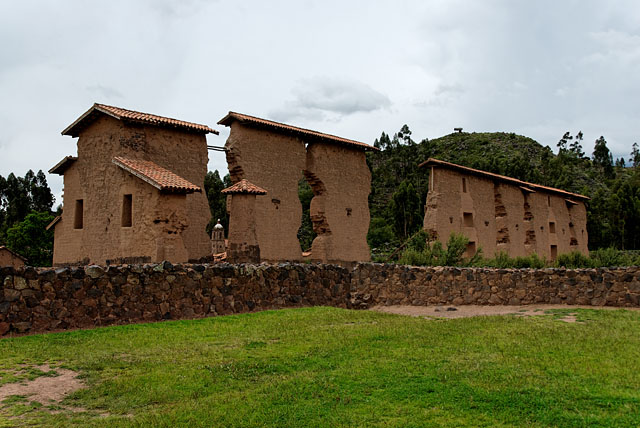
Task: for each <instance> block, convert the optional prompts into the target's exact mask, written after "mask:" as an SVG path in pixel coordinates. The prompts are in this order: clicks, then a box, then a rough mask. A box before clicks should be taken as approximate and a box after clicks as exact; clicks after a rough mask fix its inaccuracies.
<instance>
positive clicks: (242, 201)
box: [227, 193, 266, 263]
mask: <svg viewBox="0 0 640 428" xmlns="http://www.w3.org/2000/svg"><path fill="white" fill-rule="evenodd" d="M256 197H257V198H265V197H266V196H265V195H260V196H256V195H251V194H238V193H236V194H233V195H231V203H232V204H233V215H232V216H231V217H230V218H229V236H228V239H229V248H228V250H227V260H228V261H229V262H230V263H260V247H259V246H258V238H257V235H256V213H255V209H256Z"/></svg>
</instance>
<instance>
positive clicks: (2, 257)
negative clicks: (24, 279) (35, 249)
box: [0, 245, 27, 268]
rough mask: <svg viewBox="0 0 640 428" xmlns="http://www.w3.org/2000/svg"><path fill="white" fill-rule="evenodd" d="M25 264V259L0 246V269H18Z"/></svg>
mask: <svg viewBox="0 0 640 428" xmlns="http://www.w3.org/2000/svg"><path fill="white" fill-rule="evenodd" d="M26 264H27V259H26V258H24V257H22V256H21V255H20V254H18V253H16V252H15V251H12V250H10V249H9V248H7V247H5V246H4V245H2V246H0V267H7V266H11V267H13V268H19V267H22V266H24V265H26Z"/></svg>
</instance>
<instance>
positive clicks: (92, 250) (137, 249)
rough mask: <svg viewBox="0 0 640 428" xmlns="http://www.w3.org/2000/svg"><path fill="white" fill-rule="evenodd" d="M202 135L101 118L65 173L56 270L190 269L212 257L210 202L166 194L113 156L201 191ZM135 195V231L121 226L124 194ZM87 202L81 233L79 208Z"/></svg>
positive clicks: (85, 133) (194, 196)
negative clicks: (183, 265) (128, 264)
mask: <svg viewBox="0 0 640 428" xmlns="http://www.w3.org/2000/svg"><path fill="white" fill-rule="evenodd" d="M206 151H207V149H206V139H205V137H204V136H203V135H196V134H188V133H183V132H177V131H172V130H164V129H156V128H154V127H142V126H128V125H125V124H123V123H122V122H121V121H118V120H116V119H113V118H109V117H101V118H99V119H97V120H96V121H95V122H94V123H93V124H92V125H91V126H89V127H88V128H87V129H86V130H85V131H83V132H82V133H81V135H80V137H79V140H78V160H77V161H76V162H74V163H73V164H72V165H71V166H70V167H69V168H68V169H67V170H66V171H65V174H64V210H63V214H62V221H60V222H58V223H57V224H56V226H55V238H54V257H53V262H54V264H56V265H59V264H65V263H84V264H88V263H101V264H104V263H106V261H108V260H109V261H114V262H118V261H120V262H121V261H123V260H130V261H131V260H136V261H138V262H150V261H160V260H171V261H175V262H186V261H187V260H190V259H198V258H201V257H204V256H206V255H209V252H210V251H209V250H210V247H209V246H210V244H209V238H208V236H207V234H206V230H205V229H206V224H207V223H208V221H209V218H210V212H209V207H208V204H207V201H206V195H205V194H204V192H202V193H194V194H190V195H186V196H185V195H163V194H161V193H160V192H159V191H158V190H157V189H156V188H154V187H152V186H151V185H149V184H147V183H145V182H143V181H142V180H140V179H138V178H136V177H134V176H133V175H131V174H130V173H128V172H126V171H124V170H122V169H121V168H119V167H118V166H116V165H114V164H113V163H112V159H113V158H114V157H115V156H124V157H128V158H132V159H146V160H151V161H153V162H155V163H157V164H158V165H160V166H162V167H165V168H167V169H170V170H171V171H173V172H175V173H176V174H178V175H180V176H182V177H184V178H186V179H187V180H189V181H191V182H193V183H194V184H196V185H198V186H200V187H202V188H203V189H204V176H205V175H206V165H207V160H206V159H207V153H206ZM125 194H132V195H133V204H132V205H133V212H132V220H133V222H132V227H122V225H121V214H122V203H123V195H125ZM77 199H83V201H84V215H83V223H84V224H83V228H82V229H74V211H75V209H74V206H75V201H76V200H77Z"/></svg>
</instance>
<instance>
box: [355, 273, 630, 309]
mask: <svg viewBox="0 0 640 428" xmlns="http://www.w3.org/2000/svg"><path fill="white" fill-rule="evenodd" d="M350 303H351V307H354V308H357V307H370V306H376V305H382V306H388V305H414V306H427V305H447V304H448V305H529V304H534V303H538V304H544V303H550V304H567V305H591V306H618V307H639V306H640V267H620V268H599V269H553V268H548V269H493V268H455V267H413V266H402V265H380V264H373V263H370V264H360V265H358V266H357V267H356V268H355V269H354V270H353V271H352V297H351V302H350Z"/></svg>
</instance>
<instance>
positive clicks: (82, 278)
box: [0, 262, 640, 336]
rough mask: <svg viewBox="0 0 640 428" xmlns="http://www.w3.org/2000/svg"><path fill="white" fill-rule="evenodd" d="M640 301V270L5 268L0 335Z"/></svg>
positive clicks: (314, 266)
mask: <svg viewBox="0 0 640 428" xmlns="http://www.w3.org/2000/svg"><path fill="white" fill-rule="evenodd" d="M532 303H556V304H557V303H561V304H562V303H564V304H581V305H593V306H602V305H608V306H619V307H638V306H640V267H629V268H612V269H577V270H568V269H541V270H529V269H483V268H451V267H435V268H431V267H427V268H422V267H409V266H401V265H382V264H373V263H363V264H358V265H356V266H355V268H353V269H352V270H349V269H346V268H344V267H340V266H336V265H326V264H290V263H282V264H273V265H267V264H260V265H249V264H240V265H231V264H213V265H191V264H189V265H175V266H174V265H172V264H171V263H168V262H164V263H160V264H146V265H121V266H109V267H106V268H104V267H99V266H87V267H75V268H59V269H51V268H37V269H36V268H32V267H25V268H17V269H14V268H12V267H5V268H0V336H2V335H11V334H24V333H37V332H46V331H52V330H64V329H73V328H91V327H95V326H104V325H114V324H128V323H134V322H150V321H159V320H167V319H185V318H201V317H208V316H216V315H225V314H233V313H241V312H251V311H259V310H265V309H272V308H284V307H300V306H313V305H326V306H336V307H342V308H354V309H366V308H369V307H372V306H375V305H392V304H393V305H395V304H405V305H438V304H451V305H467V304H478V305H506V304H509V305H521V304H522V305H526V304H532Z"/></svg>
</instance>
